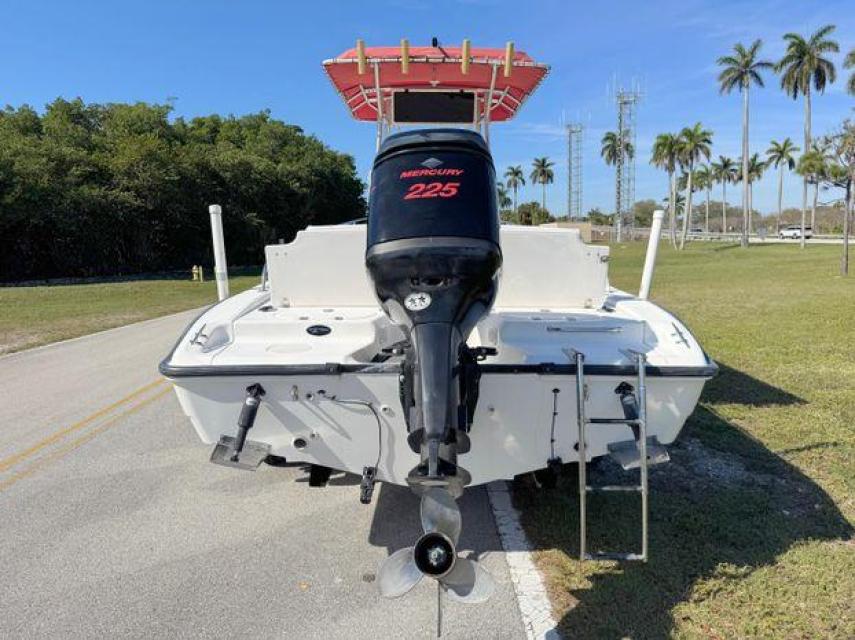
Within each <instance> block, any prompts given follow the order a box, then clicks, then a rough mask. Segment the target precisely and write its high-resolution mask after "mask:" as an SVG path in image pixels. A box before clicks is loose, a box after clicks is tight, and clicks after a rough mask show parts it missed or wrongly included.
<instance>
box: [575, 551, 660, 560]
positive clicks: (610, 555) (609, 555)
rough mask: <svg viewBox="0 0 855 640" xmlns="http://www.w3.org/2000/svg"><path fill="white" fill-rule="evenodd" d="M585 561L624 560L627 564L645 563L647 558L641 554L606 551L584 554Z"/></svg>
mask: <svg viewBox="0 0 855 640" xmlns="http://www.w3.org/2000/svg"><path fill="white" fill-rule="evenodd" d="M584 557H585V560H617V561H621V560H625V561H629V562H647V558H646V557H645V556H644V554H642V553H615V552H607V551H599V552H595V553H586V554H585V556H584Z"/></svg>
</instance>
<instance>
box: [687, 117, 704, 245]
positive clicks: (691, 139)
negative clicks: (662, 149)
mask: <svg viewBox="0 0 855 640" xmlns="http://www.w3.org/2000/svg"><path fill="white" fill-rule="evenodd" d="M711 144H712V131H709V130H707V129H704V128H703V126H702V125H701V123H700V122H696V123H695V126H694V127H685V128H684V129H683V130H682V131H681V132H680V158H681V159H682V163H683V165H684V166H685V167H686V169H687V171H686V173H687V175H688V180H687V181H686V213H685V215H684V216H683V232H682V234H681V235H680V249H683V248H684V247H685V246H686V236H687V235H688V233H689V218H691V217H692V177H693V174H694V172H695V163H696V162H697V161H698V160H700V159H701V158H702V157H703V158H706V159H707V160H709V159H710V145H711Z"/></svg>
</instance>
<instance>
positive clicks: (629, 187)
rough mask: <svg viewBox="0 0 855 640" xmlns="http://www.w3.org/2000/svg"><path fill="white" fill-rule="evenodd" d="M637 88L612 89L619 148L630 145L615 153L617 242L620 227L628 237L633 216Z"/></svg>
mask: <svg viewBox="0 0 855 640" xmlns="http://www.w3.org/2000/svg"><path fill="white" fill-rule="evenodd" d="M639 100H641V91H640V90H638V89H637V88H633V89H631V90H627V89H623V88H621V89H618V90H617V91H616V92H615V102H616V103H617V112H618V126H617V134H618V139H619V140H620V141H621V147H620V148H621V149H625V148H626V144H627V143H629V144H631V145H632V150H633V153H631V154H629V153H619V154H618V160H617V165H616V184H615V193H616V202H615V213H616V214H617V215H616V221H615V222H616V224H615V226H616V232H617V241H618V242H620V241H621V239H622V235H623V232H624V231H627V232H628V233H629V236H630V238H631V237H632V229H633V226H634V224H633V218H634V216H633V215H632V208H633V205H634V204H635V155H636V153H637V151H638V150H637V149H636V140H635V111H636V106H637V105H638V102H639Z"/></svg>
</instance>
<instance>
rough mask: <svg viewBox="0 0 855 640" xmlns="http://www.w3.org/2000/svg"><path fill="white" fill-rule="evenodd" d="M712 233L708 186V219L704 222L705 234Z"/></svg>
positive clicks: (708, 190)
mask: <svg viewBox="0 0 855 640" xmlns="http://www.w3.org/2000/svg"><path fill="white" fill-rule="evenodd" d="M709 232H710V187H709V184H707V209H706V219H705V221H704V233H709Z"/></svg>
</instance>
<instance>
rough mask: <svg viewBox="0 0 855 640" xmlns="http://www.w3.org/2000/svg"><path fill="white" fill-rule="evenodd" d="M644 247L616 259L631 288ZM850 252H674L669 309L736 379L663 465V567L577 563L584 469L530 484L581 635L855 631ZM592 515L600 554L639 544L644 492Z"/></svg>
mask: <svg viewBox="0 0 855 640" xmlns="http://www.w3.org/2000/svg"><path fill="white" fill-rule="evenodd" d="M643 251H644V247H642V246H640V245H636V246H631V245H618V246H613V247H612V262H611V280H612V283H613V284H614V285H615V286H618V287H620V288H624V289H627V290H630V291H632V290H637V287H638V280H639V277H640V274H641V265H642V262H643ZM839 254H840V247H837V246H811V247H808V249H807V250H800V249H799V248H798V247H796V246H784V245H767V246H752V247H751V248H750V249H749V250H747V251H746V250H742V249H740V248H738V247H732V246H722V245H711V244H710V245H693V246H691V247H690V248H689V249H687V251H686V252H685V253H683V254H680V253H678V252H676V251H673V250H671V249H669V248H666V247H665V246H664V245H663V247H662V250H661V252H660V260H659V265H658V269H657V273H656V277H655V282H654V286H653V298H654V299H655V300H656V301H657V302H658V303H660V304H662V305H663V306H665V307H666V308H668V309H670V310H671V311H673V312H675V313H676V314H677V315H679V316H680V318H681V319H682V320H684V321H685V322H686V323H687V324H688V325H689V326H690V327H691V328H692V330H693V331H694V333H695V335H696V336H697V337H698V338H699V340H700V341H701V343H702V344H703V345H704V347H705V348H706V349H707V351H708V352H709V354H710V355H711V356H712V357H713V358H714V359H715V360H716V361H717V362H718V363H719V364H720V366H721V374H720V375H719V376H718V377H717V378H716V379H715V380H713V381H712V382H710V383H709V384H708V385H707V387H706V389H705V390H704V394H703V397H702V398H701V403H700V406H699V407H698V408H697V410H696V411H695V413H694V414H693V415H692V417H691V418H690V419H689V421H688V423H687V425H686V427H685V430H684V431H683V434H682V435H681V437H680V439H679V440H678V443H677V444H675V445H673V446H672V447H671V453H672V462H671V463H670V464H667V465H662V466H661V467H654V468H652V469H651V479H650V481H651V491H652V495H651V521H650V552H651V560H650V562H649V563H648V564H647V565H640V564H625V565H618V564H616V563H611V562H597V563H594V562H587V563H585V564H584V566H581V565H580V564H579V562H578V561H577V560H576V558H577V557H578V499H577V496H578V494H577V483H576V478H575V467H569V468H568V469H567V470H566V472H565V474H564V475H563V477H561V478H560V480H559V485H558V487H557V489H555V490H553V491H547V490H537V489H535V488H533V487H532V486H530V485H528V484H525V483H521V484H520V486H518V487H517V488H516V492H515V499H516V502H517V506H518V507H520V508H521V510H522V514H523V522H524V526H525V528H526V530H527V531H528V534H529V536H530V539H531V540H532V543H533V545H534V547H535V548H536V549H538V550H539V551H537V553H536V561H537V563H538V565H539V566H540V568H541V569H542V571H543V572H544V573H545V575H546V578H547V584H548V588H549V590H550V594H551V596H552V601H553V605H554V613H555V617H556V620H559V621H560V622H559V626H560V629H561V631H562V633H563V634H564V637H566V638H582V637H584V638H624V637H629V638H662V637H676V638H745V637H751V638H853V637H855V542H853V528H852V523H853V520H855V498H853V497H855V437H853V425H855V276H852V277H850V278H848V279H843V278H841V277H839V276H838V263H839ZM592 473H593V474H594V475H595V476H597V477H596V478H594V479H595V480H596V481H598V482H602V481H604V480H605V479H617V478H619V477H622V478H623V479H624V480H629V479H632V480H635V479H636V477H635V476H631V475H629V474H626V475H624V474H623V472H622V471H620V469H619V468H618V467H617V466H616V465H613V464H612V463H611V462H610V461H609V462H606V463H603V464H599V465H596V468H595V470H593V471H592ZM589 505H590V507H589V523H590V528H589V540H590V543H589V544H590V546H591V548H593V549H596V548H606V549H609V548H610V549H615V550H630V549H633V550H634V549H635V548H637V546H638V542H637V534H638V531H639V526H640V525H639V520H638V498H637V496H631V495H627V496H621V495H617V494H611V495H607V496H602V497H601V496H592V497H591V499H590V500H589Z"/></svg>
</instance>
